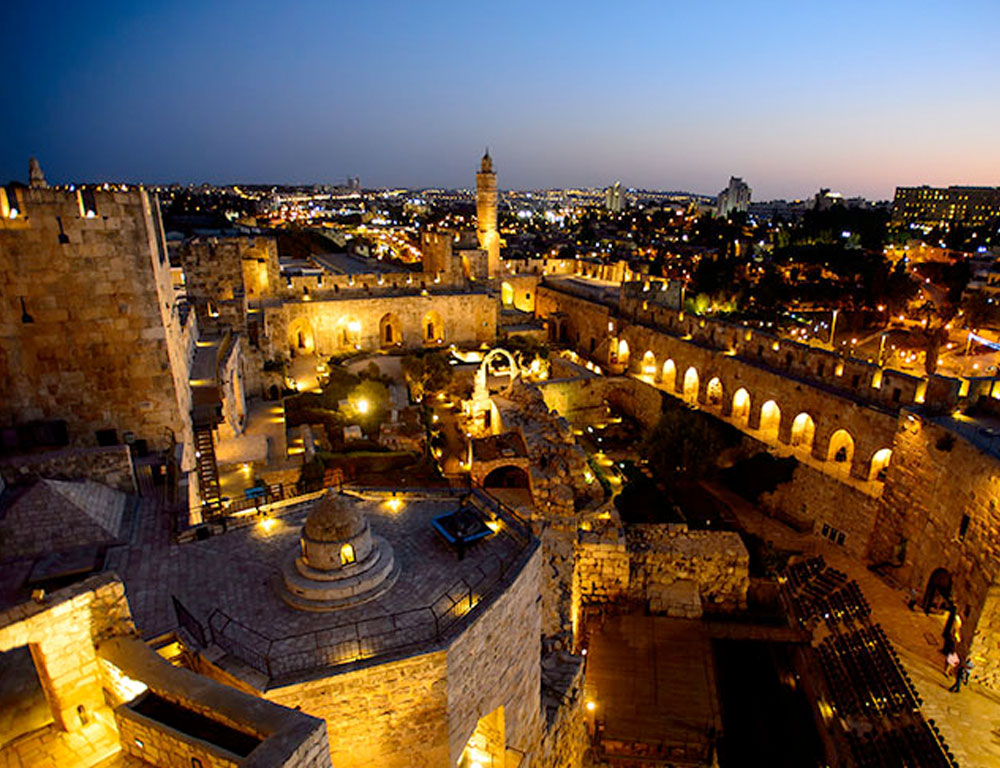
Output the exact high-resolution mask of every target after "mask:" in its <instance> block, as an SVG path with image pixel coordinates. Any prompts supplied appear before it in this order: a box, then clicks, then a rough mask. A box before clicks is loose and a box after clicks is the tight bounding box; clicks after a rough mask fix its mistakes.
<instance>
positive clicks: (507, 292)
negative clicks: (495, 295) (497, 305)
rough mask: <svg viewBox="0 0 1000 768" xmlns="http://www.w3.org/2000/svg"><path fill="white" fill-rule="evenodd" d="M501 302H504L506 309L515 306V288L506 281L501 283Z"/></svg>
mask: <svg viewBox="0 0 1000 768" xmlns="http://www.w3.org/2000/svg"><path fill="white" fill-rule="evenodd" d="M500 301H501V302H503V305H504V306H505V307H509V306H512V305H513V304H514V286H512V285H511V284H510V283H508V282H507V281H506V280H504V281H503V282H502V283H500Z"/></svg>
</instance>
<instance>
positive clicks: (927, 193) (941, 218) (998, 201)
mask: <svg viewBox="0 0 1000 768" xmlns="http://www.w3.org/2000/svg"><path fill="white" fill-rule="evenodd" d="M892 220H893V221H894V222H896V223H897V224H920V225H924V226H938V225H940V224H964V225H966V226H972V227H977V226H985V225H989V224H992V223H994V222H998V221H1000V187H948V188H947V189H942V188H935V187H928V186H923V187H896V197H895V198H894V199H893V201H892Z"/></svg>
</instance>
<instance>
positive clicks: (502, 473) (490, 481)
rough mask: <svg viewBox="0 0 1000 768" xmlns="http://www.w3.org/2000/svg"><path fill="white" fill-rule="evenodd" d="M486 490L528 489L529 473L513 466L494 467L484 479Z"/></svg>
mask: <svg viewBox="0 0 1000 768" xmlns="http://www.w3.org/2000/svg"><path fill="white" fill-rule="evenodd" d="M483 487H484V488H527V487H528V473H527V472H525V471H524V470H523V469H522V468H521V467H517V466H514V465H513V464H504V465H502V466H499V467H494V468H493V469H492V470H490V472H489V474H488V475H486V477H484V478H483Z"/></svg>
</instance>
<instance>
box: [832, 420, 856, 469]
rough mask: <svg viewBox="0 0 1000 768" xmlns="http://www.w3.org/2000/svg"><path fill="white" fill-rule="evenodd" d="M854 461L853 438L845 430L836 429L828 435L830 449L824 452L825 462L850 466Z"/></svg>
mask: <svg viewBox="0 0 1000 768" xmlns="http://www.w3.org/2000/svg"><path fill="white" fill-rule="evenodd" d="M853 459H854V438H853V437H851V434H850V433H849V432H848V431H847V430H846V429H838V430H837V431H836V432H834V433H833V434H832V435H830V447H829V449H827V452H826V460H827V461H835V462H837V463H838V464H846V465H847V466H848V467H849V466H851V461H852V460H853Z"/></svg>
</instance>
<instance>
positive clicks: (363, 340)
mask: <svg viewBox="0 0 1000 768" xmlns="http://www.w3.org/2000/svg"><path fill="white" fill-rule="evenodd" d="M264 312H265V325H266V327H267V336H268V339H267V345H268V346H267V352H266V354H267V356H268V357H273V356H277V355H282V356H285V357H287V356H288V355H289V354H291V353H293V352H297V351H298V350H299V336H298V334H299V333H300V332H301V333H302V334H303V338H304V339H306V340H311V342H310V343H309V344H308V346H307V348H306V349H305V351H312V349H311V348H310V347H313V348H314V349H315V351H316V353H317V354H320V355H324V356H327V355H336V354H345V353H347V352H353V351H354V350H355V348H356V347H357V348H360V349H362V350H376V349H380V348H382V347H385V346H396V345H397V344H400V345H401V346H403V347H406V348H419V347H423V346H436V347H440V348H446V347H447V346H448V345H450V344H459V345H476V346H478V345H479V344H482V343H489V344H492V343H493V342H494V341H495V340H496V333H497V302H496V300H495V299H494V298H493V297H491V296H489V295H487V294H486V293H431V294H428V295H427V296H420V295H415V294H409V295H400V296H382V297H379V298H378V299H377V300H373V298H372V297H364V296H354V297H352V298H344V299H332V300H315V301H314V300H310V301H301V300H300V301H287V302H285V303H283V304H281V305H279V306H274V307H270V306H269V307H267V308H265V310H264ZM385 322H393V323H394V327H395V328H396V329H397V330H396V332H394V334H393V343H392V344H391V345H386V344H383V339H382V336H381V329H382V328H383V324H384V323H385ZM428 322H430V323H432V324H433V331H434V339H433V342H428V341H425V339H426V337H427V331H428V328H427V326H428ZM400 334H401V335H400ZM438 340H440V343H438Z"/></svg>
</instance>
